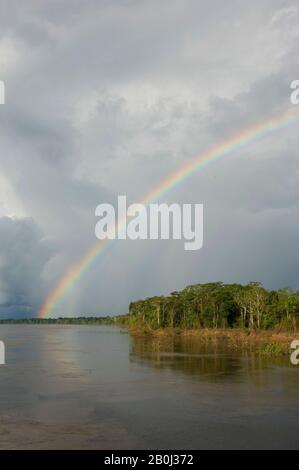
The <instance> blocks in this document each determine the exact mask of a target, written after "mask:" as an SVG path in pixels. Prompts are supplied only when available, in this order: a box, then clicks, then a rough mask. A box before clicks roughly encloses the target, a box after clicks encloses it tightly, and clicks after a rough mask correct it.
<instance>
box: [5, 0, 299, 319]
mask: <svg viewBox="0 0 299 470" xmlns="http://www.w3.org/2000/svg"><path fill="white" fill-rule="evenodd" d="M298 24H299V6H298V2H296V1H291V0H285V1H282V0H260V1H259V2H244V0H226V1H225V2H223V1H221V0H217V1H216V0H209V1H207V0H205V1H198V0H187V1H181V0H180V1H179V0H171V1H170V0H165V1H163V2H160V1H156V0H152V1H151V2H149V1H144V0H138V1H137V0H136V1H133V0H130V1H129V0H121V1H117V0H109V1H108V0H107V1H106V0H85V1H84V2H82V1H78V0H73V1H72V2H69V1H67V0H59V1H56V0H44V1H43V2H41V1H37V0H26V2H19V1H15V0H9V1H8V0H0V80H2V81H4V83H5V92H6V103H5V105H0V135H1V138H0V162H1V165H0V317H3V318H4V317H5V318H6V317H9V318H13V317H14V318H17V317H34V316H37V314H38V310H39V308H40V306H41V305H42V303H43V301H44V300H45V298H46V297H47V295H48V294H49V293H50V292H51V290H52V289H53V288H54V287H55V286H56V285H57V282H58V281H59V280H60V279H61V277H62V276H63V275H64V274H65V273H66V272H67V271H68V270H69V269H70V267H71V266H72V265H73V264H74V263H76V262H77V261H78V260H80V259H81V258H82V256H84V254H85V253H86V252H87V251H88V249H89V248H90V247H92V246H93V245H94V243H95V242H96V238H95V233H94V228H95V224H96V218H95V214H94V213H95V208H96V206H97V205H98V204H100V203H104V202H110V203H113V204H114V203H115V202H116V200H117V196H118V195H126V196H127V198H128V201H129V203H133V202H138V201H139V200H140V199H142V197H143V196H144V195H145V194H146V193H148V192H149V191H150V190H151V189H152V188H153V187H154V186H156V185H157V184H158V183H159V182H160V181H162V180H163V179H164V178H166V177H167V175H169V174H170V173H172V172H173V171H175V169H176V168H179V167H180V166H181V165H183V164H184V163H186V162H188V161H190V160H191V159H192V158H194V157H195V156H197V155H200V154H201V153H204V152H205V151H206V150H207V149H208V148H210V147H211V146H213V145H215V144H218V143H221V142H222V141H223V140H225V139H226V138H228V137H229V136H231V135H233V134H235V133H237V132H239V131H240V130H242V129H244V128H246V127H248V126H250V125H253V124H254V123H257V122H259V121H263V120H265V119H269V118H270V117H271V116H272V115H274V114H275V113H279V112H281V111H283V110H285V109H288V108H290V107H291V106H292V105H291V104H290V84H291V82H292V81H293V80H296V79H299V27H298ZM298 126H299V125H298V124H297V125H295V126H293V127H290V128H287V129H283V130H280V131H277V132H275V133H273V134H271V135H269V136H267V137H265V138H264V139H262V140H259V141H256V142H254V143H252V144H251V145H250V146H248V147H245V148H243V149H241V150H238V151H236V152H235V153H234V154H233V155H231V156H230V157H228V158H224V159H222V160H221V161H218V162H214V163H212V164H210V165H209V166H208V167H206V168H205V169H204V170H203V171H201V172H198V173H196V174H194V175H193V176H192V178H190V179H188V181H187V182H185V184H181V185H180V186H178V187H177V188H176V189H175V190H174V191H172V192H171V193H169V194H168V195H167V196H166V197H165V198H164V199H163V200H161V201H160V202H166V203H173V202H176V203H180V204H182V203H202V204H204V244H203V248H202V249H201V250H199V251H189V252H188V251H185V250H184V249H183V241H164V240H160V241H159V240H157V241H154V240H152V241H150V240H147V241H134V242H133V241H129V240H128V241H117V242H115V243H114V244H113V246H111V247H110V248H109V250H107V252H106V253H105V254H104V255H103V256H100V257H99V258H98V259H97V261H96V263H94V265H93V266H92V268H91V269H89V270H88V271H87V272H86V273H85V274H84V275H82V276H81V277H80V279H79V280H78V281H77V283H76V284H75V285H74V286H73V287H72V289H70V290H69V292H68V293H67V294H66V295H65V296H64V297H63V298H62V299H61V300H60V302H59V303H58V304H57V305H56V307H55V311H53V312H52V314H53V315H54V316H56V315H65V316H72V315H85V314H88V315H114V314H121V313H126V312H127V310H128V305H129V302H130V301H132V300H136V299H138V298H144V297H148V296H151V295H160V294H168V293H169V292H172V291H174V290H178V289H181V288H184V287H185V286H186V285H190V284H197V283H201V282H211V281H223V282H240V283H247V282H249V281H260V282H262V283H263V284H264V285H265V286H266V287H267V288H269V289H276V288H279V287H284V286H289V287H291V288H294V289H296V288H299V251H298V234H299V208H298V201H299V167H298V164H297V162H298V157H299V155H298V152H299V150H298V149H299V133H298Z"/></svg>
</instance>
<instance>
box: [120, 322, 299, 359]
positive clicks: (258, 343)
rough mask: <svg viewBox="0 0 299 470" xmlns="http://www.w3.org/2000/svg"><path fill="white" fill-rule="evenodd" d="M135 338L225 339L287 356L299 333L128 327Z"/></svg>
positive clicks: (233, 346)
mask: <svg viewBox="0 0 299 470" xmlns="http://www.w3.org/2000/svg"><path fill="white" fill-rule="evenodd" d="M120 326H122V327H123V328H126V329H127V331H128V332H129V333H130V334H131V335H132V336H135V337H138V336H139V337H142V336H144V337H149V338H152V339H155V340H159V339H160V340H167V339H174V338H197V339H198V340H199V341H202V342H203V343H205V344H206V343H209V344H213V343H214V344H217V343H219V342H223V343H224V344H225V346H226V347H229V348H231V349H235V350H241V349H249V350H251V351H252V352H257V353H262V354H269V355H285V354H289V352H290V346H291V343H292V341H293V340H295V339H299V332H277V331H275V330H259V331H254V330H241V329H235V330H234V329H208V328H205V329H201V330H195V329H190V330H188V329H180V328H159V329H151V328H136V327H126V326H124V325H120Z"/></svg>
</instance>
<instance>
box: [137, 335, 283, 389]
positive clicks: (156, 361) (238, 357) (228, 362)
mask: <svg viewBox="0 0 299 470" xmlns="http://www.w3.org/2000/svg"><path fill="white" fill-rule="evenodd" d="M130 359H131V361H132V362H133V363H139V364H142V365H143V366H149V367H154V368H160V369H170V370H174V371H177V372H182V373H183V374H185V375H187V376H192V378H193V379H198V380H206V381H212V382H215V381H229V382H231V381H232V380H233V381H240V380H242V379H244V377H247V378H248V376H254V377H255V378H257V377H258V376H259V374H258V371H261V370H263V369H266V368H269V367H274V366H275V367H290V368H291V366H290V363H289V358H288V357H285V356H282V357H281V356H279V357H271V356H270V357H267V356H264V355H262V354H256V353H253V352H250V351H248V350H240V351H236V350H231V349H228V348H227V346H226V345H225V343H223V342H215V343H214V342H213V344H211V343H208V342H202V341H200V340H199V338H197V337H179V336H173V337H170V338H167V339H166V338H154V337H146V338H145V337H136V336H133V337H132V339H131V351H130ZM263 377H266V376H265V374H263Z"/></svg>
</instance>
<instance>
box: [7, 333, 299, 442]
mask: <svg viewBox="0 0 299 470" xmlns="http://www.w3.org/2000/svg"><path fill="white" fill-rule="evenodd" d="M0 339H1V340H2V341H4V342H5V346H6V365H4V366H0V448H1V449H76V448H80V449H228V448H233V449H247V448H249V449H252V448H255V449H258V448H267V449H275V448H283V449H296V448H299V438H298V436H299V406H298V405H299V366H297V367H296V366H291V365H290V363H289V358H287V357H283V358H266V357H263V356H258V355H254V354H250V353H245V352H242V353H238V352H233V353H232V352H231V351H229V350H226V348H225V346H224V345H222V344H219V345H218V346H217V348H215V347H211V346H203V345H201V344H200V342H199V340H198V339H197V338H176V339H173V338H169V339H167V340H157V339H149V338H133V337H131V336H130V335H129V334H128V333H127V332H126V331H124V330H121V329H119V328H114V327H104V326H76V325H75V326H68V325H66V326H61V325H51V326H50V325H1V326H0Z"/></svg>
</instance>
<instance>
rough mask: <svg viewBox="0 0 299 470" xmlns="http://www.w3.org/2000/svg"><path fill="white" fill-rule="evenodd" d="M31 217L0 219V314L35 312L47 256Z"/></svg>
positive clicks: (48, 247)
mask: <svg viewBox="0 0 299 470" xmlns="http://www.w3.org/2000/svg"><path fill="white" fill-rule="evenodd" d="M51 251H52V250H51V244H50V243H48V242H46V241H45V240H43V237H42V234H41V231H40V230H39V229H38V227H37V226H36V224H35V222H34V221H33V220H32V219H28V218H24V219H12V218H9V217H2V218H0V315H1V316H8V314H9V315H12V316H14V317H17V316H19V315H20V316H26V315H31V316H33V315H35V314H36V313H37V309H38V307H39V305H40V302H41V300H42V299H43V296H44V295H45V292H46V290H45V286H44V284H43V277H42V274H43V269H44V267H45V264H46V262H47V261H48V259H49V258H50V256H51V254H52V253H51Z"/></svg>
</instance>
